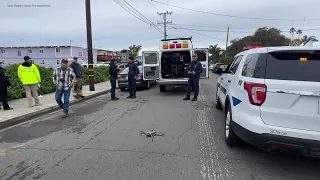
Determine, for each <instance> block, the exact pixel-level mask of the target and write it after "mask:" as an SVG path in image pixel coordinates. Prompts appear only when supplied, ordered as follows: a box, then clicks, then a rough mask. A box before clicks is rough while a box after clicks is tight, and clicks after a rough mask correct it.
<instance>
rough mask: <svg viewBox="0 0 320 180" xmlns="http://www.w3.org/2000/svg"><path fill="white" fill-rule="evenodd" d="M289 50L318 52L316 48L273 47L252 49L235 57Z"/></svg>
mask: <svg viewBox="0 0 320 180" xmlns="http://www.w3.org/2000/svg"><path fill="white" fill-rule="evenodd" d="M289 50H320V48H319V47H318V48H317V47H306V46H275V47H262V48H254V49H249V50H245V51H242V52H240V53H238V54H237V55H244V54H252V53H266V52H273V51H289Z"/></svg>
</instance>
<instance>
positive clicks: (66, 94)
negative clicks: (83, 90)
mask: <svg viewBox="0 0 320 180" xmlns="http://www.w3.org/2000/svg"><path fill="white" fill-rule="evenodd" d="M70 93H71V88H69V89H68V90H63V89H58V88H57V89H56V101H57V103H58V106H59V107H60V108H61V109H63V112H64V113H68V112H69V99H70ZM62 95H63V102H62Z"/></svg>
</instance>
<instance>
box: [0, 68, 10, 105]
mask: <svg viewBox="0 0 320 180" xmlns="http://www.w3.org/2000/svg"><path fill="white" fill-rule="evenodd" d="M10 86H11V83H10V81H9V77H8V75H7V73H6V70H5V69H4V68H3V67H2V62H0V102H1V103H2V106H3V110H12V109H13V108H11V107H10V106H9V104H8V87H10ZM0 108H1V107H0Z"/></svg>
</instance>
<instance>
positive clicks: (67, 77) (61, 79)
mask: <svg viewBox="0 0 320 180" xmlns="http://www.w3.org/2000/svg"><path fill="white" fill-rule="evenodd" d="M75 80H76V74H75V73H74V71H73V69H72V68H70V67H68V60H67V59H62V60H61V67H59V68H57V69H56V70H55V71H54V72H53V82H54V84H55V85H56V94H55V99H56V101H57V104H58V106H59V107H60V108H61V109H62V110H63V116H62V118H65V117H67V116H68V113H69V101H70V93H71V89H72V85H73V83H74V81H75ZM62 95H63V102H62Z"/></svg>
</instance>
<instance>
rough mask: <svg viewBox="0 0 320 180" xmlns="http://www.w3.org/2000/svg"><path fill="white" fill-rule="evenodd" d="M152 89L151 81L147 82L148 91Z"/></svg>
mask: <svg viewBox="0 0 320 180" xmlns="http://www.w3.org/2000/svg"><path fill="white" fill-rule="evenodd" d="M150 88H151V83H150V81H147V89H150Z"/></svg>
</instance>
